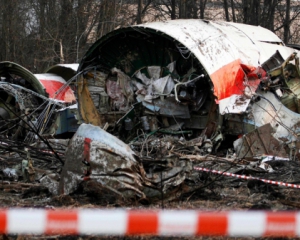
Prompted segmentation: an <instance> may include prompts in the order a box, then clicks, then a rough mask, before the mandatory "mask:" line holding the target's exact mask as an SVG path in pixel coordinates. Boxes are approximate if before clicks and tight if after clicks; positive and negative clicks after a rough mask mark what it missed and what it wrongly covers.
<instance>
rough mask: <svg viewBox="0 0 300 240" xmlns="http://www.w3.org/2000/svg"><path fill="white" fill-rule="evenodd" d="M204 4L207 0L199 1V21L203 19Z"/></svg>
mask: <svg viewBox="0 0 300 240" xmlns="http://www.w3.org/2000/svg"><path fill="white" fill-rule="evenodd" d="M206 2H207V0H200V19H204V13H205V6H206Z"/></svg>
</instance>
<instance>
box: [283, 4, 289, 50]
mask: <svg viewBox="0 0 300 240" xmlns="http://www.w3.org/2000/svg"><path fill="white" fill-rule="evenodd" d="M290 10H291V0H286V8H285V21H284V28H283V29H284V33H283V41H284V43H286V44H287V43H288V42H289V37H290V36H289V35H290Z"/></svg>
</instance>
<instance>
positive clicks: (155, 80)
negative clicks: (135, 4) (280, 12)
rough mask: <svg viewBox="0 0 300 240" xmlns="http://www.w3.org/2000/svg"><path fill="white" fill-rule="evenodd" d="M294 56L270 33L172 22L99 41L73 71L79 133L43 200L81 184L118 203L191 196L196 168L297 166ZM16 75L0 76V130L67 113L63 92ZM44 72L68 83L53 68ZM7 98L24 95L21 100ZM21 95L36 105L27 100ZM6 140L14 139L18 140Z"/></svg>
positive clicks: (297, 74)
mask: <svg viewBox="0 0 300 240" xmlns="http://www.w3.org/2000/svg"><path fill="white" fill-rule="evenodd" d="M297 53H298V51H297V50H296V49H294V48H290V47H287V46H285V45H284V43H283V42H282V41H281V40H280V39H279V38H278V37H277V36H276V35H274V34H273V33H272V32H270V31H269V30H267V29H264V28H261V27H256V26H249V25H244V24H237V23H231V22H213V21H205V20H195V19H194V20H172V21H166V22H153V23H147V24H142V25H137V26H131V27H127V28H120V29H117V30H114V31H112V32H110V33H108V34H107V35H105V36H103V37H102V38H101V39H99V40H98V41H97V42H95V43H94V44H93V46H91V48H90V49H89V50H88V51H87V53H86V54H85V56H84V57H83V59H82V61H81V63H80V65H79V67H78V69H77V72H76V76H75V77H76V83H74V90H75V91H76V95H77V99H76V100H77V104H78V109H77V106H74V107H73V108H71V109H72V110H73V111H75V110H76V109H77V110H78V114H77V115H78V119H77V120H78V121H79V122H81V123H82V124H81V125H80V127H79V128H78V130H77V131H76V130H74V129H77V126H76V124H77V122H76V124H74V129H73V132H75V131H76V133H75V135H74V136H73V137H72V139H71V140H70V142H69V145H68V147H67V150H66V153H65V154H64V158H65V160H64V166H63V167H62V172H61V174H60V181H59V183H58V182H57V183H54V184H52V185H53V186H54V187H53V189H52V190H51V191H52V193H55V194H57V193H63V194H69V193H72V192H74V191H75V190H76V189H78V187H79V186H80V185H81V184H89V183H96V184H98V185H99V186H100V187H99V188H98V189H99V191H103V193H109V194H115V195H116V196H121V197H123V198H127V199H128V198H138V199H140V200H141V199H143V200H148V201H149V200H155V199H159V198H161V197H162V195H164V198H172V197H175V195H176V193H178V191H180V193H181V194H182V193H185V192H189V191H192V190H193V189H195V188H196V187H197V182H198V181H199V173H198V172H196V171H194V170H193V167H194V164H195V163H196V162H197V161H200V160H201V161H202V160H208V159H215V158H217V155H216V154H218V156H219V155H220V153H221V155H222V156H225V155H226V154H227V155H226V157H230V156H231V157H232V159H235V158H236V159H249V160H251V159H257V158H261V156H265V155H267V156H269V157H270V156H274V158H275V157H276V158H279V159H285V160H289V159H290V160H292V159H296V158H298V156H297V155H298V153H299V148H300V146H298V141H297V140H298V132H299V130H298V126H300V125H299V119H300V118H299V116H300V115H299V113H300V107H299V94H300V92H299V87H298V81H299V78H300V72H299V59H298V55H297ZM11 66H14V68H16V70H14V71H13V70H12V69H14V68H12V67H11ZM19 68H21V67H20V66H17V65H15V64H12V63H9V62H5V63H2V67H1V64H0V70H1V69H2V70H1V71H0V73H1V80H2V82H4V83H3V84H1V85H0V86H5V88H3V87H2V88H3V91H4V92H6V94H7V95H5V96H4V95H1V96H4V97H1V99H2V101H1V102H2V105H0V110H1V112H0V116H1V118H2V120H3V119H5V120H7V119H14V118H15V115H16V114H11V113H9V111H8V110H7V109H13V110H14V111H15V112H20V113H21V112H22V113H23V112H25V111H28V110H27V109H31V110H29V111H28V112H30V113H31V114H29V117H31V118H32V122H34V120H36V119H39V117H40V116H41V115H42V116H43V119H45V118H44V116H45V114H47V112H45V113H43V112H42V111H41V112H38V109H39V108H37V106H40V105H41V102H40V101H41V100H40V98H44V97H45V98H46V99H47V102H51V104H54V103H55V104H56V105H57V104H61V103H62V102H64V103H66V102H67V100H66V99H63V98H62V99H57V94H58V93H60V92H61V91H62V90H63V89H65V87H67V86H69V83H70V81H69V80H68V81H67V82H66V84H65V85H63V86H62V87H60V88H59V89H56V90H55V91H52V92H51V91H50V90H49V85H47V82H43V81H42V80H39V79H41V78H39V77H38V76H31V75H30V74H29V75H28V74H27V72H26V74H25V73H23V70H22V71H21V72H22V73H21V72H20V70H19ZM67 68H68V67H67ZM8 69H9V71H8ZM48 71H49V72H47V73H46V74H64V76H62V75H60V76H62V77H63V78H65V79H68V77H66V76H65V74H67V73H66V71H64V70H61V69H60V68H59V67H58V68H57V67H54V68H50V69H48ZM7 72H9V74H10V75H7ZM73 74H75V73H74V72H73ZM11 75H17V76H18V77H17V78H16V77H13V78H11ZM23 79H25V80H26V81H25V82H24V80H23ZM72 79H74V78H73V77H72ZM43 80H45V78H44V79H43ZM8 82H9V84H8ZM24 83H25V84H27V85H24ZM15 85H17V86H15ZM6 86H8V87H6ZM11 86H13V87H14V88H12V87H11ZM16 87H17V88H19V89H22V91H20V92H21V93H22V94H21V95H20V96H19V95H17V93H16V92H15V90H14V89H15V88H16ZM47 89H48V90H47ZM27 92H30V94H31V96H36V95H37V93H38V98H36V97H34V98H32V97H31V98H26V96H27V95H26V94H27ZM51 94H52V95H51ZM11 96H15V97H11ZM41 96H43V97H41ZM20 99H24V101H23V102H24V104H23V105H24V106H23V105H22V107H21V106H20V103H19V102H20ZM25 99H30V101H29V103H27V102H26V101H25ZM71 99H72V101H73V99H74V98H71ZM61 101H62V102H61ZM25 103H26V104H25ZM68 105H69V104H66V105H65V106H68ZM8 106H9V107H8ZM33 109H36V111H33ZM44 109H49V108H43V110H44ZM61 109H62V110H63V109H65V108H61ZM68 109H69V108H68ZM35 112H37V113H36V115H34V114H35ZM74 115H75V114H74ZM19 116H20V115H19ZM24 116H28V114H27V115H26V114H25V115H24ZM64 117H66V115H64V116H63V117H62V118H64ZM56 119H57V118H56ZM74 119H75V118H74ZM77 120H76V121H77ZM74 121H75V120H74ZM42 122H43V123H44V124H43V125H39V126H42V128H40V129H42V130H43V131H45V132H46V133H52V136H53V133H54V132H55V131H58V132H60V133H61V132H62V131H60V130H59V129H61V128H60V126H61V125H62V124H64V125H66V126H68V125H69V123H68V122H66V121H64V123H62V122H61V121H60V120H59V121H57V120H55V119H52V124H50V123H47V121H46V123H47V124H45V121H42ZM10 124H11V123H10ZM53 124H54V125H55V126H56V128H54V129H55V131H54V132H53V127H52V126H53ZM9 129H10V128H9ZM11 129H14V130H13V131H14V132H12V133H11V134H10V136H12V137H13V136H15V135H16V133H15V132H16V131H18V130H17V129H16V128H11ZM51 129H52V130H51ZM6 130H7V127H6ZM58 132H55V133H58ZM46 135H47V134H46ZM50 135H51V134H50ZM17 136H20V135H17ZM228 149H229V150H230V149H233V150H232V151H229V150H228ZM212 156H213V157H212ZM271 158H272V157H271ZM48 180H49V179H48ZM48 180H47V182H46V185H48V186H49V181H50V182H51V181H52V180H49V181H48ZM52 183H53V181H52ZM100 189H101V190H100Z"/></svg>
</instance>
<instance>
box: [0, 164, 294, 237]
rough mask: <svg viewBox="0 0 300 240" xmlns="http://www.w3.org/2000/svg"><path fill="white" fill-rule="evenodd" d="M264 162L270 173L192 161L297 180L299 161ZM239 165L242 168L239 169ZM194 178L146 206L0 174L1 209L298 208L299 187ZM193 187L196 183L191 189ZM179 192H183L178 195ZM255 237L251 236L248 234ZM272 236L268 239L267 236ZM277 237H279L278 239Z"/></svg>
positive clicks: (91, 189)
mask: <svg viewBox="0 0 300 240" xmlns="http://www.w3.org/2000/svg"><path fill="white" fill-rule="evenodd" d="M268 164H269V165H270V166H271V167H272V169H273V172H272V173H269V172H266V171H264V170H262V169H258V168H255V167H249V164H248V165H246V164H245V163H244V164H241V163H238V164H237V163H235V164H233V162H229V161H226V160H221V159H218V160H214V161H212V160H210V161H201V162H195V163H194V166H200V167H201V166H202V167H207V168H211V169H219V170H222V171H225V170H227V172H234V173H235V174H239V175H246V176H252V177H258V178H261V179H269V180H276V181H282V182H288V183H294V184H299V182H300V174H299V166H300V164H299V162H298V161H270V162H268ZM241 166H242V167H241ZM194 174H198V182H196V183H189V182H185V183H184V184H182V185H181V189H180V188H179V189H177V190H176V192H175V195H174V197H173V198H172V199H171V200H170V198H168V197H166V198H165V197H164V196H163V195H162V198H161V199H159V200H157V201H154V202H150V203H147V204H145V203H144V202H143V203H141V202H139V201H138V200H134V199H131V200H126V201H125V200H124V199H123V200H122V199H117V198H115V196H110V195H109V194H103V192H102V191H101V189H99V186H98V185H94V184H93V183H91V182H90V183H84V184H83V185H82V186H81V187H80V188H79V189H78V190H77V191H76V192H75V193H73V194H70V195H58V196H54V195H52V194H51V193H50V192H49V190H48V189H47V188H46V187H45V186H42V185H41V184H40V183H39V182H36V181H35V182H31V183H28V182H24V181H23V180H22V179H19V180H18V181H14V180H11V179H8V178H6V177H5V176H2V180H1V182H0V192H1V194H0V206H1V208H12V207H22V208H45V209H58V208H68V209H72V208H109V209H111V208H120V207H121V208H126V209H194V210H199V211H201V210H203V211H210V210H211V211H230V210H268V211H279V210H284V211H285V210H294V211H295V210H298V209H299V208H300V194H299V191H300V190H299V189H296V188H287V187H283V186H279V185H274V184H267V183H264V182H262V181H260V180H244V179H240V178H235V177H229V176H223V175H217V174H213V173H209V172H208V173H207V172H201V171H197V172H196V171H195V173H194ZM191 184H193V185H194V189H193V191H191V192H186V191H183V189H184V188H185V187H188V185H191ZM195 185H197V187H195ZM182 192H184V194H182ZM0 239H3V240H4V239H18V240H27V239H78V240H79V239H90V240H91V239H146V240H148V239H149V240H150V239H151V240H154V239H247V238H229V237H193V238H191V237H180V238H178V237H175V236H174V237H159V236H155V237H153V236H137V237H127V236H126V237H120V236H114V237H113V236H111V237H98V236H15V235H8V236H7V235H3V236H2V238H0ZM248 239H255V238H248ZM272 239H273V238H272ZM278 239H279V238H278Z"/></svg>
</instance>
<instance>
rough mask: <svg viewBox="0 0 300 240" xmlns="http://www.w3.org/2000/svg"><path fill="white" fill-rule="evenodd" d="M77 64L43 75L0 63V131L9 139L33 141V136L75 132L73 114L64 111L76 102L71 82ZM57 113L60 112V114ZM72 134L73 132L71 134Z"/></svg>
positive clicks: (13, 64)
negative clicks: (69, 81) (68, 81)
mask: <svg viewBox="0 0 300 240" xmlns="http://www.w3.org/2000/svg"><path fill="white" fill-rule="evenodd" d="M77 68H78V64H68V65H67V64H65V65H64V64H63V65H55V66H52V67H50V68H49V69H48V70H47V71H46V73H41V74H33V73H31V72H30V71H29V70H27V69H25V68H24V67H22V66H20V65H18V64H16V63H13V62H0V76H1V81H0V92H1V94H0V122H1V125H0V131H1V134H2V135H5V136H6V137H9V138H12V139H16V140H17V139H18V140H25V141H28V142H35V141H36V138H35V137H34V136H36V134H40V135H59V134H62V133H65V132H68V131H70V130H71V127H72V126H73V128H74V129H73V132H75V131H76V129H77V127H78V126H77V121H76V123H74V120H73V122H71V120H70V121H69V122H68V124H67V125H68V127H63V125H66V123H65V122H66V121H67V118H65V117H62V116H65V115H68V116H69V119H71V118H72V119H75V118H74V117H73V116H74V114H73V115H72V114H67V113H66V112H67V111H66V110H63V109H65V108H66V107H68V106H69V105H72V104H74V103H76V98H75V95H74V92H73V90H72V89H71V87H70V86H69V84H67V82H66V80H69V79H71V78H72V77H73V76H74V75H75V73H76V71H77ZM59 110H60V111H59ZM32 130H34V131H32ZM71 132H72V131H71Z"/></svg>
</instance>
